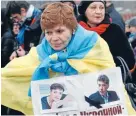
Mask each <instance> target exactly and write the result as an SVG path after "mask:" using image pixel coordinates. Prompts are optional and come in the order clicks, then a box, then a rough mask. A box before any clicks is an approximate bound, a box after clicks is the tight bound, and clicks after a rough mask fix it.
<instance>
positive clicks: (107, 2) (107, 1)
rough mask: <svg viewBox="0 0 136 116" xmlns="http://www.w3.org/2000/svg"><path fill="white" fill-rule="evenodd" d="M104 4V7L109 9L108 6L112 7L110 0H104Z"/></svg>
mask: <svg viewBox="0 0 136 116" xmlns="http://www.w3.org/2000/svg"><path fill="white" fill-rule="evenodd" d="M105 2H106V7H109V6H110V5H112V4H113V3H112V0H105Z"/></svg>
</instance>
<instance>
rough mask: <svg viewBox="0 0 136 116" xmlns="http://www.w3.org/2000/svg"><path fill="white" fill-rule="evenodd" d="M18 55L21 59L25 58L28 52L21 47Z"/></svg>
mask: <svg viewBox="0 0 136 116" xmlns="http://www.w3.org/2000/svg"><path fill="white" fill-rule="evenodd" d="M17 53H18V56H19V57H21V56H24V55H25V53H26V52H25V50H24V49H23V48H22V47H21V46H19V49H18V50H17Z"/></svg>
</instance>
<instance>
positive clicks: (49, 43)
mask: <svg viewBox="0 0 136 116" xmlns="http://www.w3.org/2000/svg"><path fill="white" fill-rule="evenodd" d="M41 28H42V30H43V31H44V32H45V38H44V39H43V40H42V43H41V44H39V45H38V46H37V47H32V48H31V50H30V52H29V53H28V54H27V55H25V56H23V57H19V58H15V59H14V60H12V61H11V62H9V63H8V64H7V65H6V67H4V68H3V69H2V71H1V72H2V78H1V79H2V81H1V84H2V90H1V93H2V94H1V96H2V104H3V105H5V106H8V107H10V108H13V109H16V110H18V111H21V112H23V113H24V114H27V115H29V114H33V113H32V104H31V103H32V102H31V86H30V82H31V80H32V81H36V80H41V79H49V78H55V77H56V76H60V75H62V74H63V75H67V76H68V75H75V74H81V73H87V72H94V71H99V70H102V69H106V68H111V67H114V66H115V63H114V61H113V57H112V55H111V53H110V51H109V47H108V45H107V43H106V42H105V41H104V40H103V39H102V38H101V37H100V36H99V35H98V34H97V33H95V32H91V31H87V30H85V29H84V28H83V27H82V26H80V25H78V23H77V20H76V18H75V16H74V12H73V9H72V8H71V7H69V6H68V5H64V4H63V3H61V2H55V3H51V4H50V5H48V6H47V8H46V9H45V10H44V11H43V13H42V15H41ZM81 66H82V67H81ZM31 76H32V77H31ZM5 83H8V86H7V85H6V84H5ZM16 88H18V90H16ZM14 90H16V91H14ZM27 94H28V95H27ZM20 96H21V97H20Z"/></svg>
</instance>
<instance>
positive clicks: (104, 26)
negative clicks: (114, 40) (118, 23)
mask: <svg viewBox="0 0 136 116" xmlns="http://www.w3.org/2000/svg"><path fill="white" fill-rule="evenodd" d="M79 24H80V25H81V26H82V27H84V28H85V29H87V30H90V31H95V32H97V33H98V34H99V35H101V34H103V33H104V32H105V31H106V29H107V28H108V27H109V25H110V24H100V25H98V26H97V27H89V26H88V25H87V23H85V22H84V21H80V22H79Z"/></svg>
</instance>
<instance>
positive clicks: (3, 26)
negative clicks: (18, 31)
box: [1, 8, 12, 37]
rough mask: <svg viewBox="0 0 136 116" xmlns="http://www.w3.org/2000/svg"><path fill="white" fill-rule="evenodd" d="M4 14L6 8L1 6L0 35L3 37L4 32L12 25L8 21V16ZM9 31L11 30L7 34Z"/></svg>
mask: <svg viewBox="0 0 136 116" xmlns="http://www.w3.org/2000/svg"><path fill="white" fill-rule="evenodd" d="M6 14H7V9H6V8H1V37H3V35H4V33H5V32H7V31H8V30H10V29H11V27H12V22H11V21H10V18H8V17H7V16H6ZM10 32H11V30H10V31H9V33H7V34H8V35H9V34H10Z"/></svg>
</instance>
